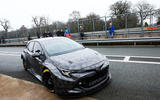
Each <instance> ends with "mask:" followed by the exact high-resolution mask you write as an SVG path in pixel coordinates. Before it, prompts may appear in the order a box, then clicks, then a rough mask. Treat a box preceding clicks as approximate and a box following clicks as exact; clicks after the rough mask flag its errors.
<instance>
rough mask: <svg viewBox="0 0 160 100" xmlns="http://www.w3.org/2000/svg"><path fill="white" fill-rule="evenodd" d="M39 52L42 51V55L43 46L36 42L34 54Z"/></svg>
mask: <svg viewBox="0 0 160 100" xmlns="http://www.w3.org/2000/svg"><path fill="white" fill-rule="evenodd" d="M37 50H40V51H41V52H40V53H42V47H41V45H40V44H39V43H38V42H35V44H34V52H36V51H37Z"/></svg>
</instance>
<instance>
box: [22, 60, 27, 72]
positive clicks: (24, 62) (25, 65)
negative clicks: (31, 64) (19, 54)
mask: <svg viewBox="0 0 160 100" xmlns="http://www.w3.org/2000/svg"><path fill="white" fill-rule="evenodd" d="M22 62H23V67H24V70H25V71H27V69H28V68H27V62H26V61H25V60H24V59H22Z"/></svg>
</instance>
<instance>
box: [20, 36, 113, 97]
mask: <svg viewBox="0 0 160 100" xmlns="http://www.w3.org/2000/svg"><path fill="white" fill-rule="evenodd" d="M21 59H22V61H23V66H24V69H25V70H27V71H29V72H30V73H31V74H33V75H34V76H35V77H36V78H38V79H39V80H40V81H41V82H42V83H43V84H44V85H45V86H46V87H47V88H48V89H49V90H51V91H52V92H54V93H56V94H58V95H64V96H69V95H70V96H80V95H86V94H90V93H92V92H95V91H97V90H99V89H101V88H103V87H104V86H106V85H107V83H109V82H110V79H111V74H110V72H109V61H108V59H107V58H106V57H105V56H104V55H102V54H100V53H98V52H97V51H94V50H92V49H89V48H85V47H84V46H82V45H81V44H79V43H77V42H75V41H73V40H71V39H68V38H65V37H53V38H42V39H35V40H31V41H29V42H28V43H27V45H26V48H25V49H24V50H23V53H22V54H21Z"/></svg>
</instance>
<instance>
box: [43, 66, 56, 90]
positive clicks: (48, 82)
mask: <svg viewBox="0 0 160 100" xmlns="http://www.w3.org/2000/svg"><path fill="white" fill-rule="evenodd" d="M42 77H43V84H44V85H45V86H46V87H47V88H48V89H49V90H50V92H54V82H53V78H52V76H51V74H50V72H49V71H46V69H45V70H44V71H43V76H42Z"/></svg>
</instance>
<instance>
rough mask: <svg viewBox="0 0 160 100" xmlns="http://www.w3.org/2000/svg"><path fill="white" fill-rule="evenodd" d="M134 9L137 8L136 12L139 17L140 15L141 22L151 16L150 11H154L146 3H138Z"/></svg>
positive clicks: (152, 7) (151, 6)
mask: <svg viewBox="0 0 160 100" xmlns="http://www.w3.org/2000/svg"><path fill="white" fill-rule="evenodd" d="M136 7H137V10H138V11H139V15H140V18H141V20H145V19H146V18H147V16H149V15H150V14H151V12H150V11H151V10H153V9H154V6H153V5H151V4H149V3H148V2H147V1H141V2H138V3H137V4H136ZM142 12H143V13H142ZM142 14H143V15H142ZM152 15H153V14H152Z"/></svg>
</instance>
